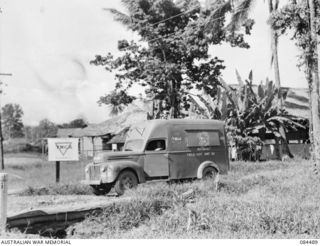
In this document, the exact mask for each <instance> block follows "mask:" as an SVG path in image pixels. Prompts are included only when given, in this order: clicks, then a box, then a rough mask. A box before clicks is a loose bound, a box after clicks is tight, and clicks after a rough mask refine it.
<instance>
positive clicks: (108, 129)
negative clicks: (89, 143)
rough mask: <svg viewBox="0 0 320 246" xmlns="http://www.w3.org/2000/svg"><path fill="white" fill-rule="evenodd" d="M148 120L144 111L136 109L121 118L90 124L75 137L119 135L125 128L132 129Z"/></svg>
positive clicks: (75, 134)
mask: <svg viewBox="0 0 320 246" xmlns="http://www.w3.org/2000/svg"><path fill="white" fill-rule="evenodd" d="M146 119H147V113H146V112H145V111H143V110H139V109H135V110H132V111H131V112H126V113H123V114H121V115H119V116H116V117H113V118H110V119H108V120H106V121H104V122H102V123H99V124H89V125H88V126H87V127H85V128H82V129H81V130H80V131H76V132H75V133H74V134H73V136H74V137H84V136H86V137H97V136H104V135H107V134H117V133H119V132H121V131H122V130H123V129H124V128H126V127H130V126H131V125H132V124H134V123H137V122H139V121H143V120H146Z"/></svg>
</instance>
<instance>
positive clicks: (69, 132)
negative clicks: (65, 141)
mask: <svg viewBox="0 0 320 246" xmlns="http://www.w3.org/2000/svg"><path fill="white" fill-rule="evenodd" d="M81 129H82V128H59V129H58V132H57V137H58V138H68V137H75V136H77V132H79V131H81Z"/></svg>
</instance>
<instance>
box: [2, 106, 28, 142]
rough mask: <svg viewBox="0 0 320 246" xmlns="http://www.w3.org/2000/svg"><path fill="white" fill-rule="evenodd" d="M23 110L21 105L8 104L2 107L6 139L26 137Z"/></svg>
mask: <svg viewBox="0 0 320 246" xmlns="http://www.w3.org/2000/svg"><path fill="white" fill-rule="evenodd" d="M22 116H23V110H22V108H21V106H20V105H19V104H12V103H9V104H6V105H4V106H3V107H2V126H3V136H4V138H5V139H10V138H20V137H23V136H24V133H23V122H22Z"/></svg>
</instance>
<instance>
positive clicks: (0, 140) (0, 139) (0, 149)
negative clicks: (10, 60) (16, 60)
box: [0, 73, 12, 170]
mask: <svg viewBox="0 0 320 246" xmlns="http://www.w3.org/2000/svg"><path fill="white" fill-rule="evenodd" d="M0 76H12V74H11V73H0ZM2 93H3V82H1V81H0V96H1V94H2ZM1 111H2V107H1V97H0V165H1V170H4V159H3V135H2V127H1V125H2V123H1V122H2V119H1V113H2V112H1Z"/></svg>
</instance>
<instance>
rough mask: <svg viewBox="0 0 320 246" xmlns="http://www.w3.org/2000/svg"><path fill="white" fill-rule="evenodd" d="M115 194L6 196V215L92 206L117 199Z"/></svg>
mask: <svg viewBox="0 0 320 246" xmlns="http://www.w3.org/2000/svg"><path fill="white" fill-rule="evenodd" d="M119 199H122V198H118V197H115V196H95V195H67V196H66V195H55V196H53V195H44V196H16V195H9V196H8V217H10V216H12V215H16V214H19V213H22V212H28V211H31V210H41V209H57V208H58V207H61V208H62V207H63V208H71V209H72V208H79V207H91V206H92V207H94V206H96V205H97V206H98V205H101V204H107V203H110V202H114V201H118V200H119Z"/></svg>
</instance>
